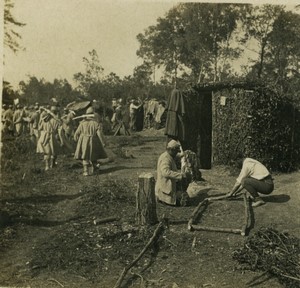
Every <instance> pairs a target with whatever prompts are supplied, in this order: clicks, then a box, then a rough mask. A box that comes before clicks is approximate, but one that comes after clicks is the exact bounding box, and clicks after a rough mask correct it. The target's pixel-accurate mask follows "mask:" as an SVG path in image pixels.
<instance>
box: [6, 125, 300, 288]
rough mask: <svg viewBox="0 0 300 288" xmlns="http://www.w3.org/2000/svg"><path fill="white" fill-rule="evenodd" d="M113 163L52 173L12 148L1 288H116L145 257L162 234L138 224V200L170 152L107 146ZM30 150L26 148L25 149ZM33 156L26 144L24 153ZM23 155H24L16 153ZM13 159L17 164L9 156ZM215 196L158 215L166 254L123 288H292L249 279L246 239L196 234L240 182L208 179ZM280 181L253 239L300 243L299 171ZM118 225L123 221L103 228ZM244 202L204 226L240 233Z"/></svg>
mask: <svg viewBox="0 0 300 288" xmlns="http://www.w3.org/2000/svg"><path fill="white" fill-rule="evenodd" d="M107 139H108V147H107V149H108V151H109V155H110V159H109V161H106V162H103V163H101V167H100V170H99V171H96V174H95V175H94V176H91V177H84V176H82V175H81V174H82V168H81V166H80V163H78V162H77V161H75V160H73V159H72V158H71V157H60V158H59V159H58V165H57V167H56V168H55V169H53V170H51V171H48V172H44V171H43V170H42V168H43V164H42V161H41V157H40V156H39V155H36V154H35V153H34V152H32V151H33V150H32V147H30V145H29V144H28V142H26V140H24V141H25V142H26V143H27V144H28V149H27V150H26V149H25V148H24V149H23V148H22V149H23V150H22V149H21V148H20V147H19V146H18V145H16V144H15V141H14V140H8V141H7V142H6V143H4V145H7V147H6V148H5V149H3V151H4V152H5V153H8V154H5V155H2V173H1V174H2V175H1V176H2V177H1V202H0V207H1V208H0V211H1V215H0V216H1V217H0V259H1V260H0V287H1V286H4V287H5V286H10V287H11V286H16V287H74V288H76V287H87V288H92V287H114V284H115V283H116V281H117V279H118V277H119V275H120V274H121V272H122V269H123V268H124V267H125V266H126V265H127V264H128V263H129V262H130V261H132V260H133V259H134V258H135V257H136V256H137V255H138V254H139V253H140V251H141V250H142V249H143V247H144V245H145V244H146V243H147V241H148V240H149V238H150V237H151V235H152V232H153V231H154V229H155V226H154V227H150V228H149V229H138V227H137V226H136V225H135V219H134V217H135V191H136V189H137V179H138V176H139V175H140V174H141V173H142V172H152V173H153V174H154V175H155V166H156V161H157V158H158V156H159V155H160V153H162V152H163V151H164V144H165V138H164V137H163V135H162V133H161V132H160V131H155V130H154V131H146V132H143V133H140V134H139V135H135V136H131V137H123V136H119V137H107ZM25 142H24V143H25ZM21 146H22V147H24V145H21ZM14 151H17V152H18V153H19V154H18V153H15V152H14ZM9 153H11V155H9ZM202 175H203V178H204V179H205V180H206V183H208V185H210V186H211V187H212V188H213V189H212V190H210V191H209V192H207V194H204V195H202V196H200V197H199V198H198V199H196V200H195V201H194V203H191V205H190V206H187V207H176V208H175V207H168V206H164V205H161V204H158V206H157V214H158V217H159V218H160V219H161V218H162V217H163V216H164V217H167V218H168V219H169V223H170V225H169V228H168V229H167V230H166V231H165V233H164V234H163V236H162V237H161V238H160V240H159V242H158V245H156V246H155V247H154V248H152V249H150V251H149V252H147V253H146V254H145V256H144V257H143V258H142V259H141V260H140V261H139V262H138V265H137V266H135V267H134V268H133V269H132V270H131V272H130V273H128V275H127V276H126V277H125V280H124V282H123V287H172V288H176V287H183V288H184V287H190V288H196V287H249V285H248V284H249V283H253V282H251V281H254V282H255V283H257V285H255V287H283V286H282V285H281V284H280V283H279V282H278V280H277V279H276V278H267V277H264V276H263V275H262V273H259V272H252V271H247V270H246V271H245V270H243V269H241V267H239V265H238V263H237V262H236V261H235V260H233V259H232V254H233V251H234V250H235V249H237V248H240V247H242V246H243V243H244V241H245V239H246V237H242V236H241V235H235V234H226V233H217V232H204V231H202V232H200V231H195V232H190V231H188V229H187V222H188V219H189V217H190V215H191V213H192V212H193V210H194V209H195V206H196V205H197V204H198V203H199V201H201V199H204V198H205V197H206V196H210V195H215V194H221V193H225V192H227V191H229V190H230V188H231V187H232V185H233V184H234V181H235V178H236V176H237V175H236V173H235V172H232V171H231V170H230V169H228V168H227V167H223V166H216V167H213V169H211V170H202ZM274 176H275V185H276V188H275V191H274V192H273V193H272V194H271V195H270V196H267V197H265V200H266V202H267V203H266V205H264V206H261V207H258V208H255V210H254V216H255V223H254V227H253V229H252V230H251V231H250V235H251V234H252V233H255V231H257V230H258V229H259V228H261V227H270V226H271V227H274V228H275V229H278V230H279V231H284V232H288V233H290V234H291V235H294V236H297V237H299V235H300V225H299V224H300V223H299V222H300V220H299V219H300V218H299V216H298V215H299V204H300V196H299V191H300V177H299V176H300V172H299V171H297V172H294V173H291V174H278V175H274ZM107 217H116V218H118V219H117V220H116V221H112V222H108V223H102V224H101V223H100V224H99V223H98V220H99V219H103V218H107ZM243 217H244V207H243V201H242V199H240V200H235V201H219V202H216V203H212V204H211V205H209V206H208V207H207V210H206V211H205V213H204V214H203V216H202V218H201V223H202V224H203V225H208V226H209V225H210V226H219V227H227V228H240V227H241V225H242V224H243Z"/></svg>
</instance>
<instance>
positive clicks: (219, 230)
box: [191, 225, 242, 234]
mask: <svg viewBox="0 0 300 288" xmlns="http://www.w3.org/2000/svg"><path fill="white" fill-rule="evenodd" d="M191 229H192V230H200V231H201V230H202V231H213V232H225V233H234V234H241V233H242V230H241V229H231V228H219V227H208V226H202V225H191Z"/></svg>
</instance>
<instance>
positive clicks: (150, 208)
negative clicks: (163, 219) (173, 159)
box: [136, 173, 158, 225]
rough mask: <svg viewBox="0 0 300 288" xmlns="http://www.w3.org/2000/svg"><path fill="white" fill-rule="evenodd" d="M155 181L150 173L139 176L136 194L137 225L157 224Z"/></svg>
mask: <svg viewBox="0 0 300 288" xmlns="http://www.w3.org/2000/svg"><path fill="white" fill-rule="evenodd" d="M154 190H155V179H154V176H153V175H152V174H151V173H143V174H141V175H140V176H139V187H138V189H137V192H136V222H137V224H139V225H153V224H156V223H158V219H157V214H156V199H155V191H154Z"/></svg>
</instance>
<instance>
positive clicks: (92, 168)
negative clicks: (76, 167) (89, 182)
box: [88, 163, 94, 175]
mask: <svg viewBox="0 0 300 288" xmlns="http://www.w3.org/2000/svg"><path fill="white" fill-rule="evenodd" d="M88 169H89V175H93V174H94V164H93V163H90V164H89V166H88Z"/></svg>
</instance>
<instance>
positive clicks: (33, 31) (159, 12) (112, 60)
mask: <svg viewBox="0 0 300 288" xmlns="http://www.w3.org/2000/svg"><path fill="white" fill-rule="evenodd" d="M0 1H3V0H0ZM13 2H14V3H15V7H14V9H13V10H12V13H13V15H14V17H15V18H16V19H17V20H18V21H20V22H23V23H26V26H24V27H22V28H19V29H17V31H18V32H19V33H20V34H21V36H22V39H21V40H20V44H21V45H22V46H23V47H25V50H24V51H19V52H18V53H17V54H14V53H13V52H12V51H11V50H9V49H7V48H6V47H4V48H3V50H4V51H3V53H4V70H3V77H4V80H5V81H8V82H10V83H11V85H12V86H13V88H14V89H18V83H19V82H20V81H22V80H24V81H25V82H26V81H27V80H28V79H29V78H28V76H29V75H31V76H36V77H37V78H38V79H41V78H44V79H45V80H46V81H50V82H52V81H53V80H54V79H55V78H57V79H67V80H68V81H69V82H70V83H71V84H72V85H74V82H73V75H74V74H75V73H77V72H84V65H83V61H82V58H83V57H87V56H88V52H89V51H91V50H93V49H95V50H96V51H97V53H98V56H99V60H100V64H101V66H102V67H103V68H104V74H105V75H108V74H109V73H111V72H114V73H116V74H117V75H118V76H120V77H121V78H123V77H124V76H128V75H132V73H133V69H134V68H135V67H136V66H138V65H140V64H141V63H142V62H141V59H138V57H137V56H136V51H137V49H138V48H139V43H138V41H137V39H136V36H137V35H138V34H139V33H143V32H144V31H145V29H146V28H148V27H149V26H150V25H156V23H157V19H158V17H164V16H165V15H166V13H167V12H168V11H169V9H170V8H172V7H173V6H174V5H176V2H175V1H171V0H170V1H167V0H164V1H163V0H161V1H153V0H152V1H150V0H149V1H146V0H139V1H137V0H123V1H121V0H119V1H112V0H111V1H108V0H13ZM212 2H217V1H212ZM219 2H220V1H219ZM223 2H226V1H223ZM227 2H234V1H227ZM237 2H239V1H237ZM259 2H261V1H259ZM259 2H257V3H259ZM277 2H278V1H275V0H273V2H271V3H274V4H279V3H277ZM251 3H252V2H251ZM253 3H255V2H253Z"/></svg>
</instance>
